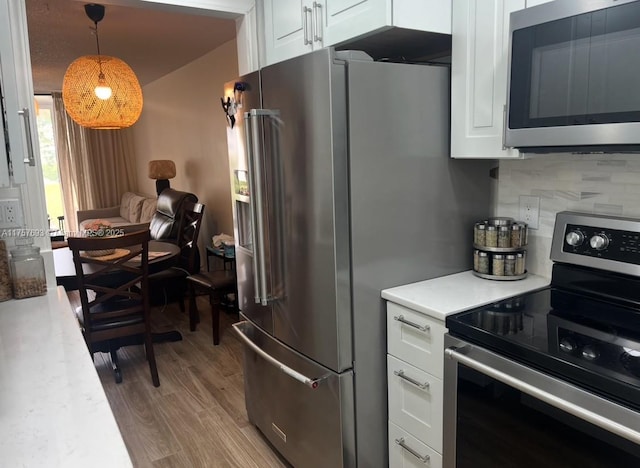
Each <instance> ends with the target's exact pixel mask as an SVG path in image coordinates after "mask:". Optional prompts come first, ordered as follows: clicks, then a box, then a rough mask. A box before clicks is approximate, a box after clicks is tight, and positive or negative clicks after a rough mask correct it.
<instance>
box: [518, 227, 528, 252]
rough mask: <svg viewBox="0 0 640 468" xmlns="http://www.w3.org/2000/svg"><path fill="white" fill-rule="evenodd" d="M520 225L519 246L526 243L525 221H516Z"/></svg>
mask: <svg viewBox="0 0 640 468" xmlns="http://www.w3.org/2000/svg"><path fill="white" fill-rule="evenodd" d="M518 225H519V226H520V247H524V246H525V245H527V241H528V239H527V226H528V225H527V223H518Z"/></svg>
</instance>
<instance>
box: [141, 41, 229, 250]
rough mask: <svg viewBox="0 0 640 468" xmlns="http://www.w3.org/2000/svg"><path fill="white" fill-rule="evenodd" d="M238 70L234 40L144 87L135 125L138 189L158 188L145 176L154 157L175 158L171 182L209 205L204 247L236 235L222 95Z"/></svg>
mask: <svg viewBox="0 0 640 468" xmlns="http://www.w3.org/2000/svg"><path fill="white" fill-rule="evenodd" d="M237 75H238V59H237V54H236V41H235V40H233V41H229V42H227V43H226V44H224V45H222V46H221V47H219V48H217V49H216V50H213V51H211V52H209V53H208V54H207V55H204V56H203V57H200V58H199V59H197V60H195V61H193V62H191V63H189V64H187V65H185V66H184V67H182V68H180V69H178V70H176V71H174V72H172V73H170V74H169V75H166V76H164V77H162V78H160V79H159V80H156V81H154V82H153V83H150V84H148V85H147V86H145V87H144V88H143V94H144V106H143V111H142V115H141V117H140V120H139V121H138V122H137V123H136V124H135V125H134V126H133V130H134V131H133V134H134V145H135V152H136V165H137V171H138V191H139V192H142V193H146V194H154V193H155V181H154V180H151V179H149V178H148V177H147V174H148V170H147V168H148V162H149V161H150V160H153V159H171V160H173V161H174V162H175V164H176V172H177V175H176V177H175V178H174V179H171V181H170V183H171V187H172V188H174V189H176V190H183V191H186V192H192V193H195V194H196V195H197V196H198V199H199V201H200V202H201V203H204V204H205V217H204V221H203V224H202V228H201V232H200V245H201V247H202V246H204V245H208V244H210V242H211V237H212V236H213V235H215V234H218V233H220V232H224V233H226V234H233V219H232V214H231V188H230V176H229V163H228V159H227V136H226V127H227V123H226V119H225V115H224V113H223V110H222V107H221V105H220V97H221V96H222V94H223V85H224V83H225V82H226V81H231V80H233V79H234V78H236V77H237ZM203 259H204V256H203Z"/></svg>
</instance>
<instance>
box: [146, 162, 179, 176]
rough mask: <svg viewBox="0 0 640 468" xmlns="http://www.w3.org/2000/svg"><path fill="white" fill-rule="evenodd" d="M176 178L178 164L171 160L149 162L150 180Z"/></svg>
mask: <svg viewBox="0 0 640 468" xmlns="http://www.w3.org/2000/svg"><path fill="white" fill-rule="evenodd" d="M175 176H176V164H175V163H174V162H173V161H171V160H170V159H156V160H153V161H149V179H156V180H157V179H173V178H174V177H175Z"/></svg>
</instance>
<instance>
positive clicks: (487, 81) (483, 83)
mask: <svg viewBox="0 0 640 468" xmlns="http://www.w3.org/2000/svg"><path fill="white" fill-rule="evenodd" d="M524 6H525V0H454V1H453V10H452V14H451V15H452V46H451V47H452V52H451V157H453V158H515V157H519V156H520V153H519V152H518V151H517V150H514V149H508V150H507V149H504V148H503V136H504V118H505V115H504V108H505V105H506V97H507V66H508V47H509V14H510V13H511V12H512V11H515V10H520V9H523V8H524Z"/></svg>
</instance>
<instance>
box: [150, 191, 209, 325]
mask: <svg viewBox="0 0 640 468" xmlns="http://www.w3.org/2000/svg"><path fill="white" fill-rule="evenodd" d="M203 215H204V205H203V204H202V203H192V202H185V203H184V205H183V207H182V213H181V215H180V225H179V228H178V237H177V240H176V242H177V244H178V246H179V247H180V260H179V261H178V265H176V266H173V267H171V268H168V269H166V270H162V271H160V272H158V273H154V274H152V275H150V276H149V283H150V285H151V288H152V289H153V290H154V291H156V290H158V289H160V288H162V289H163V291H164V293H165V295H166V296H167V297H168V296H169V294H170V293H169V292H168V291H177V295H178V304H179V306H180V310H181V311H182V312H184V311H185V307H184V296H185V293H186V290H187V283H186V278H187V277H188V276H189V275H191V274H193V273H197V272H198V271H200V256H199V254H198V235H199V234H200V225H201V224H202V217H203Z"/></svg>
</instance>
